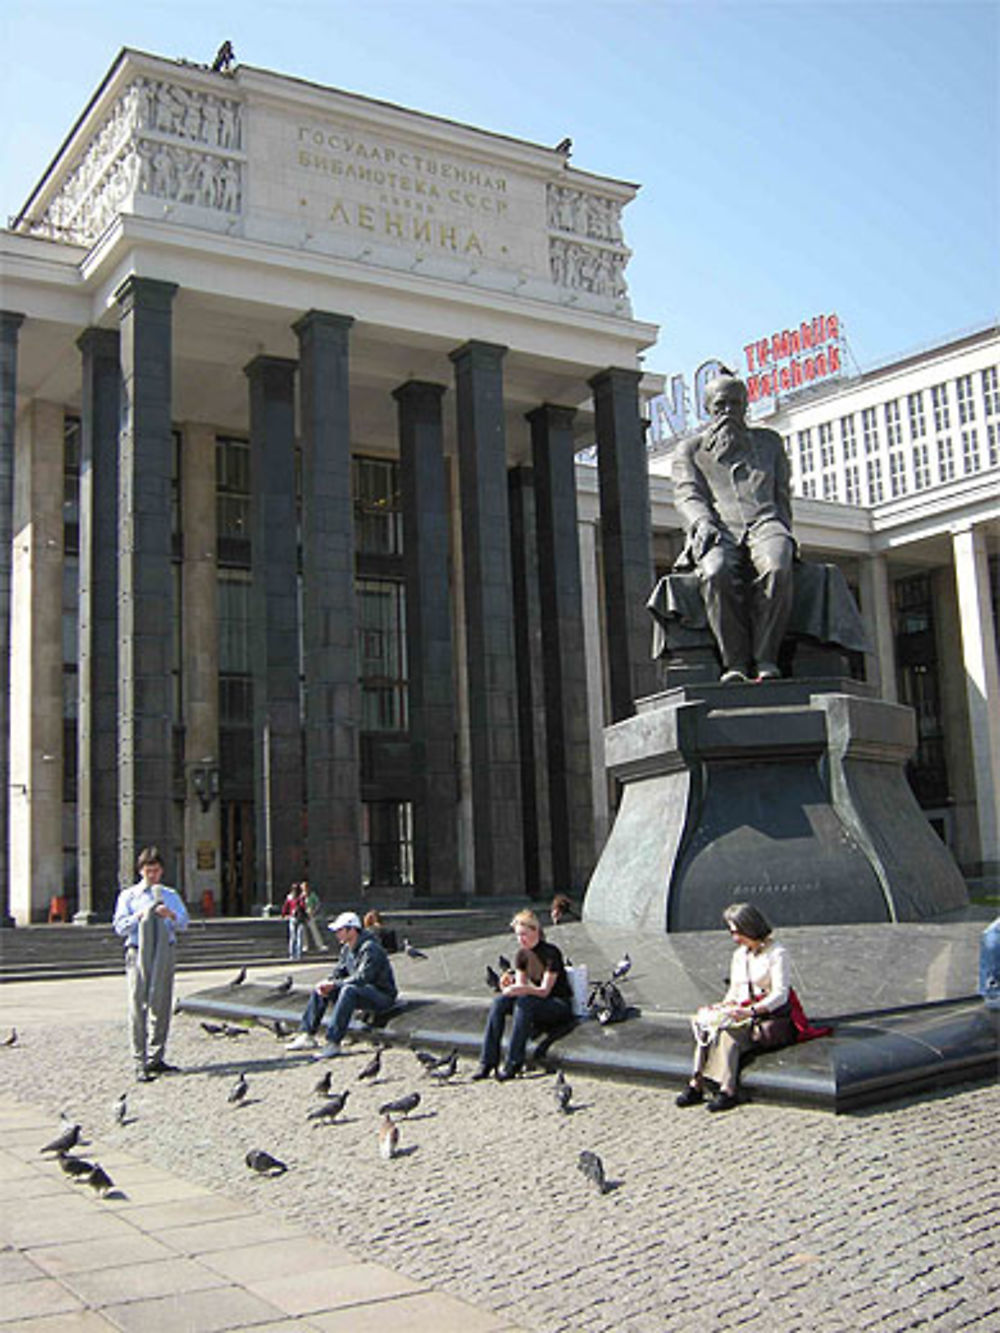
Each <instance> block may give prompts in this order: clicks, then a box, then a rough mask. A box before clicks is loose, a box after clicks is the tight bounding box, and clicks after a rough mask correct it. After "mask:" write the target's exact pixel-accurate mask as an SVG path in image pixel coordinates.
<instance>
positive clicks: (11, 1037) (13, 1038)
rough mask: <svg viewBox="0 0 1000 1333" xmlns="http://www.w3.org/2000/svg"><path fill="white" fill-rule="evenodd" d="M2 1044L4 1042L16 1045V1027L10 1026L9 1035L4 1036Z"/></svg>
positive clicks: (6, 1044) (5, 1044) (7, 1044)
mask: <svg viewBox="0 0 1000 1333" xmlns="http://www.w3.org/2000/svg"><path fill="white" fill-rule="evenodd" d="M3 1044H4V1046H16V1045H17V1028H11V1030H10V1035H9V1036H6V1037H4V1039H3Z"/></svg>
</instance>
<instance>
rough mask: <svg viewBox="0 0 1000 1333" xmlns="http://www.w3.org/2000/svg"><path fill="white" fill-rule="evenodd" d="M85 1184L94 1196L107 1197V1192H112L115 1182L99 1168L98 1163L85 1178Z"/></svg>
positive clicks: (102, 1168) (101, 1167)
mask: <svg viewBox="0 0 1000 1333" xmlns="http://www.w3.org/2000/svg"><path fill="white" fill-rule="evenodd" d="M86 1179H87V1184H88V1185H89V1186H90V1188H91V1189H92V1190H93V1191H94V1193H95V1194H101V1195H107V1193H108V1191H109V1190H113V1189H114V1187H115V1182H114V1181H113V1180H112V1179H111V1177H110V1176H109V1175H108V1173H107V1171H105V1169H104V1167H103V1166H101V1164H100V1162H95V1163H94V1165H93V1167H92V1169H91V1172H90V1175H89V1176H87V1178H86Z"/></svg>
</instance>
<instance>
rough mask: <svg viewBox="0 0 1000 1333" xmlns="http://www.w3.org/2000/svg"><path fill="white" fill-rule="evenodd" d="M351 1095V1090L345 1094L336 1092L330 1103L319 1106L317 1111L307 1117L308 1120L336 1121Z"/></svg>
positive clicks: (326, 1102) (311, 1112)
mask: <svg viewBox="0 0 1000 1333" xmlns="http://www.w3.org/2000/svg"><path fill="white" fill-rule="evenodd" d="M350 1095H351V1094H350V1091H349V1090H347V1091H345V1092H335V1093H334V1094H333V1096H332V1097H331V1098H330V1099H329V1100H328V1101H325V1102H324V1103H323V1105H322V1106H317V1107H316V1109H315V1111H310V1112H309V1114H308V1115H307V1116H306V1119H307V1120H336V1118H337V1116H338V1115H340V1113H341V1111H342V1110H343V1109H344V1106H345V1104H346V1102H347V1099H348V1097H349V1096H350Z"/></svg>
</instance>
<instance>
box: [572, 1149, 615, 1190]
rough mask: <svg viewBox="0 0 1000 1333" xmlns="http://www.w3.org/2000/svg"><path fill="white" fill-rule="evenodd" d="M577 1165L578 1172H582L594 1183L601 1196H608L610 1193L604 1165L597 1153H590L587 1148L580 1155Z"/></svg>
mask: <svg viewBox="0 0 1000 1333" xmlns="http://www.w3.org/2000/svg"><path fill="white" fill-rule="evenodd" d="M576 1165H577V1168H578V1170H580V1171H582V1172H583V1174H584V1175H585V1176H586V1177H587V1179H588V1180H592V1181H593V1182H594V1184H595V1185H596V1186H597V1189H598V1192H599V1193H600V1194H606V1193H607V1192H608V1182H607V1180H606V1179H605V1176H604V1163H603V1162H602V1161H601V1159H600V1158H599V1157H598V1155H597V1153H596V1152H588V1151H587V1150H586V1148H585V1149H584V1150H583V1152H582V1153H581V1154H580V1157H579V1160H578V1161H577V1164H576Z"/></svg>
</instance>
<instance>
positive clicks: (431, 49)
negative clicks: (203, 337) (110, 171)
mask: <svg viewBox="0 0 1000 1333" xmlns="http://www.w3.org/2000/svg"><path fill="white" fill-rule="evenodd" d="M227 37H228V38H230V39H231V40H232V42H233V44H234V46H235V48H236V54H237V59H238V60H240V61H242V62H244V63H247V64H251V65H256V66H259V67H265V68H269V69H273V70H277V71H279V72H282V73H287V74H291V75H296V76H298V77H301V78H305V79H309V80H312V81H315V82H318V83H324V84H330V85H333V86H335V87H339V88H345V89H348V90H350V91H354V92H360V93H365V94H367V95H369V96H372V97H377V98H384V99H387V100H389V101H394V102H398V103H401V104H402V105H405V106H410V107H414V108H417V109H419V110H422V111H428V112H431V113H434V114H436V115H441V116H446V117H449V118H452V119H455V120H461V121H466V122H469V123H471V124H474V125H479V126H482V127H483V128H486V129H492V130H496V131H499V132H502V133H505V134H510V135H514V136H517V137H520V138H525V139H529V140H533V141H536V142H539V143H546V144H555V143H557V142H558V141H559V140H560V139H561V138H562V137H563V136H564V135H569V136H571V138H572V139H573V144H574V150H573V163H574V165H576V166H578V167H581V168H584V169H586V170H592V171H597V172H601V173H606V174H608V175H612V176H616V177H620V178H623V179H626V180H632V181H636V182H639V183H640V184H641V185H642V187H643V188H642V191H641V193H640V195H639V197H638V199H637V200H636V202H635V203H634V204H632V205H631V206H630V207H629V209H628V210H627V212H626V218H625V221H626V239H627V240H628V242H629V244H630V245H631V246H632V248H633V250H634V251H635V258H634V259H633V260H632V262H631V264H630V266H629V270H628V279H629V285H630V289H631V293H632V300H633V306H634V309H635V313H636V315H637V316H638V317H639V318H641V319H645V320H650V321H652V322H654V323H657V324H659V325H660V326H661V334H660V341H659V343H658V344H657V346H656V348H655V349H652V350H651V351H650V353H649V355H648V356H647V360H646V364H647V366H648V367H650V368H651V369H654V370H659V371H663V372H667V373H677V372H679V373H683V374H684V375H685V377H687V378H688V380H690V378H691V375H692V373H693V371H694V369H695V367H696V366H697V365H698V364H699V363H700V362H701V361H702V360H704V359H706V358H707V357H710V356H719V357H721V358H723V359H726V360H738V359H739V358H740V357H741V349H742V346H743V343H744V342H745V341H747V340H749V339H750V338H751V337H754V336H758V335H760V336H764V335H767V334H769V333H771V332H773V331H774V330H775V329H781V328H784V327H786V326H789V325H791V324H794V323H796V322H797V321H798V320H800V319H802V318H806V317H811V316H812V315H815V314H820V313H829V312H831V311H836V312H837V313H838V314H839V315H840V317H841V320H842V323H843V324H844V326H845V329H846V333H847V336H848V340H849V343H850V347H851V350H852V352H853V355H854V357H855V358H856V359H857V361H858V362H860V363H861V365H862V366H867V365H870V364H872V363H873V362H876V361H878V360H882V359H884V358H888V357H891V356H893V355H895V354H897V353H900V352H903V351H906V350H909V349H911V348H913V347H915V346H918V345H921V344H924V343H927V342H933V341H935V340H937V339H940V338H943V337H945V336H947V335H949V334H951V333H955V332H958V331H961V330H963V329H965V328H967V327H970V326H973V325H978V324H984V323H988V322H989V321H991V320H993V319H995V318H996V317H997V314H998V311H1000V147H998V145H1000V4H998V3H997V0H944V2H941V3H938V2H937V0H892V2H889V3H880V2H878V0H872V2H870V3H855V2H854V0H784V3H760V4H754V3H744V2H743V0H419V2H418V0H286V2H285V3H266V2H264V0H228V3H225V4H221V3H216V2H215V0H198V3H192V0H169V3H159V2H156V3H142V0H133V2H132V3H129V4H125V3H121V0H105V3H102V4H95V3H92V0H76V2H75V3H74V2H73V0H62V2H59V0H3V3H2V4H0V50H2V52H3V64H4V77H3V79H2V80H0V125H2V126H3V152H2V155H0V213H2V214H3V215H4V216H7V215H10V214H13V213H15V212H16V211H17V210H18V209H19V208H20V206H21V205H22V204H23V202H24V201H25V199H26V198H27V196H28V194H29V192H30V190H31V187H32V186H33V185H34V183H35V182H36V180H37V179H38V177H39V176H40V175H41V173H42V171H43V170H44V168H45V166H46V165H47V164H48V161H49V160H50V158H51V156H52V154H53V153H54V152H55V150H56V149H57V147H58V146H59V144H60V142H61V141H62V138H63V136H64V135H65V133H66V132H67V131H68V129H69V128H70V126H71V125H72V123H73V121H74V120H75V118H76V116H77V115H78V113H79V112H80V111H81V110H82V108H83V107H84V105H85V104H86V102H87V100H88V98H89V96H90V94H91V93H92V92H93V90H94V89H95V88H96V86H97V84H98V83H99V81H100V80H101V78H102V77H103V75H104V73H105V72H106V70H107V68H108V67H109V65H110V64H111V62H112V60H113V59H114V57H115V55H116V53H117V51H118V49H119V47H121V46H133V47H138V48H139V49H142V50H147V51H152V52H155V53H157V54H160V55H164V56H183V57H185V58H187V59H192V60H202V61H209V60H211V59H212V57H213V55H214V54H215V51H216V49H217V47H218V45H219V43H220V42H221V41H222V40H223V38H227Z"/></svg>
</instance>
